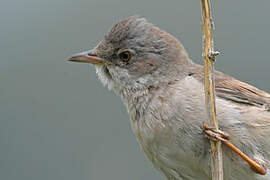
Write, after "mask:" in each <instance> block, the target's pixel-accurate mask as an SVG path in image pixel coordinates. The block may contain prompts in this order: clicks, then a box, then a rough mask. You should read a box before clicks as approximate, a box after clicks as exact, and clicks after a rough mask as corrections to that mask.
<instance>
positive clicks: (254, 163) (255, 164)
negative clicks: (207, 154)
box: [201, 122, 267, 175]
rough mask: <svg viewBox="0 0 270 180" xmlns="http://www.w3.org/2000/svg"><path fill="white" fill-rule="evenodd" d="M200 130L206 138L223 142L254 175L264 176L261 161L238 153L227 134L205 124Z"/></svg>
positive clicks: (265, 169)
mask: <svg viewBox="0 0 270 180" xmlns="http://www.w3.org/2000/svg"><path fill="white" fill-rule="evenodd" d="M201 128H202V129H203V131H204V133H205V135H206V137H207V138H209V139H211V140H213V141H221V142H223V143H224V144H225V145H226V146H227V147H229V148H230V149H231V150H232V151H234V152H235V153H236V154H238V155H239V156H240V157H241V158H242V159H243V160H245V161H246V162H247V163H248V164H249V166H250V167H251V169H252V170H253V171H254V172H255V173H258V174H261V175H265V174H266V172H267V168H266V165H265V163H264V162H263V161H262V160H260V159H256V158H255V159H254V160H252V159H251V158H249V157H248V156H247V155H245V154H244V153H243V152H242V151H240V149H238V148H237V147H235V146H234V145H233V144H232V143H230V142H229V139H230V136H229V135H228V134H227V133H225V132H223V131H220V130H216V129H215V128H213V127H210V126H209V125H208V124H207V123H206V122H204V123H203V125H202V127H201Z"/></svg>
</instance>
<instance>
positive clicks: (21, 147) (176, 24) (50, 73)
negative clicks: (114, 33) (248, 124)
mask: <svg viewBox="0 0 270 180" xmlns="http://www.w3.org/2000/svg"><path fill="white" fill-rule="evenodd" d="M269 7H270V1H269V0H260V1H252V0H246V1H244V2H243V1H233V0H228V1H215V2H214V4H213V8H214V19H215V26H216V31H215V47H216V49H217V50H220V51H221V52H222V55H221V56H219V57H218V58H217V62H216V69H218V70H221V71H223V72H225V73H227V74H230V75H232V76H234V77H236V78H238V79H240V80H242V81H245V82H248V83H250V84H253V85H255V86H257V87H258V88H261V89H264V90H266V91H268V92H270V81H269V78H270V71H269V68H270V58H269V52H270V46H269V42H270V36H269V32H270V21H269V19H270V13H269ZM135 14H136V15H140V16H143V17H146V18H147V19H148V20H149V21H150V22H152V23H154V24H156V25H158V26H159V27H161V28H162V29H165V30H166V31H168V32H169V33H171V34H173V35H174V36H175V37H177V38H178V39H180V40H181V42H182V43H183V44H184V46H185V47H186V49H187V51H188V52H189V54H190V57H191V58H192V59H193V60H194V61H196V62H198V63H201V61H202V60H201V49H202V47H201V9H200V1H199V0H197V1H194V0H192V1H191V0H181V1H179V0H173V1H164V0H148V1H145V0H137V1H131V0H110V1H107V0H76V1H74V0H46V1H45V0H1V2H0V54H1V57H0V179H1V180H18V179H20V180H31V179H33V180H75V179H76V180H104V179H110V180H122V179H128V180H162V179H163V178H162V177H161V176H160V175H159V173H158V172H157V171H156V170H155V169H154V168H153V167H152V165H151V163H150V162H149V161H148V160H147V159H146V157H145V156H144V154H143V152H142V150H141V149H140V147H139V145H138V143H137V141H136V138H135V136H134V135H133V133H132V131H131V128H130V125H129V117H128V114H127V113H126V109H125V107H124V106H123V104H122V102H121V100H120V98H119V97H117V96H116V95H115V94H114V93H113V92H110V91H109V90H107V89H106V88H104V87H103V86H102V84H101V83H100V82H99V81H98V79H97V77H96V74H95V70H94V68H93V67H92V66H91V65H87V64H79V63H78V64H77V63H70V62H67V61H66V59H67V57H68V56H70V55H71V54H73V53H76V52H80V51H82V50H88V49H90V48H93V47H94V46H95V45H96V44H97V43H98V42H99V40H101V39H103V37H104V34H105V33H106V32H107V31H108V29H109V28H110V27H111V25H112V24H113V23H115V22H117V21H118V20H120V19H123V18H126V17H128V16H131V15H135Z"/></svg>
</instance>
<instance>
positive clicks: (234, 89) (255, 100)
mask: <svg viewBox="0 0 270 180" xmlns="http://www.w3.org/2000/svg"><path fill="white" fill-rule="evenodd" d="M190 75H192V76H193V77H194V78H196V79H198V80H199V81H202V82H203V67H202V66H201V65H195V66H194V68H192V69H191V70H190ZM215 88H216V95H217V96H219V97H222V98H224V99H227V100H231V101H234V102H236V103H244V104H249V105H254V106H264V107H265V108H266V109H267V110H270V94H268V93H267V92H265V91H262V90H260V89H258V88H256V87H254V86H251V85H249V84H247V83H244V82H241V81H239V80H237V79H235V78H233V77H231V76H228V75H226V74H223V73H221V72H219V71H215Z"/></svg>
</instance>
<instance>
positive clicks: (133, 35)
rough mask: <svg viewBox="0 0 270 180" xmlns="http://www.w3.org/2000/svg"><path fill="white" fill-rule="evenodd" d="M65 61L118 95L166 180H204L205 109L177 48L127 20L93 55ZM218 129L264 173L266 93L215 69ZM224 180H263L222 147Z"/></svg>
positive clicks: (269, 130) (147, 26) (268, 123)
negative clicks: (90, 69)
mask: <svg viewBox="0 0 270 180" xmlns="http://www.w3.org/2000/svg"><path fill="white" fill-rule="evenodd" d="M68 60H69V61H73V62H83V63H91V64H93V65H94V67H95V69H96V73H97V76H98V78H99V79H100V80H101V82H102V83H103V84H104V86H107V87H108V88H109V89H110V90H112V91H114V92H115V93H116V94H117V95H119V96H120V97H121V99H122V101H123V103H124V105H125V106H126V108H127V111H128V113H129V116H130V123H131V127H132V130H133V132H134V134H135V135H136V138H137V140H138V142H139V144H140V146H141V148H142V150H143V151H144V153H145V154H146V156H147V157H148V159H149V160H150V161H151V162H152V164H153V166H154V167H155V168H156V169H157V170H158V171H159V172H160V173H161V174H162V175H163V176H164V178H165V179H167V180H210V179H211V158H210V156H211V155H210V152H209V151H210V150H209V149H210V141H209V140H208V139H207V138H205V133H204V132H203V130H202V128H201V127H202V126H201V125H202V124H203V122H206V121H207V120H208V117H207V113H206V109H205V93H204V78H203V72H204V71H203V66H202V65H199V64H196V63H195V62H193V61H192V60H191V58H189V56H188V53H187V51H186V50H185V48H184V46H183V45H182V44H181V42H180V41H179V40H178V39H176V38H175V37H173V36H172V35H171V34H169V33H167V32H166V31H164V30H162V29H160V28H159V27H157V26H156V25H154V24H152V23H150V22H148V21H147V20H146V19H145V18H142V17H138V16H131V17H128V18H126V19H123V20H121V21H119V22H117V23H116V24H114V25H113V26H112V27H111V29H110V30H109V31H108V32H107V34H106V35H105V37H104V39H103V40H101V41H100V42H99V43H98V44H97V46H96V47H95V48H94V49H92V50H87V51H84V52H81V53H77V54H74V55H72V56H71V57H69V58H68ZM214 75H215V91H216V108H217V118H218V119H219V124H220V129H221V130H222V131H224V132H226V133H228V134H229V135H230V141H231V142H232V143H233V144H234V145H235V146H236V147H238V148H239V149H240V150H241V151H242V152H243V153H245V154H246V155H247V156H248V157H250V158H251V159H253V160H254V161H256V162H257V163H258V164H260V165H262V167H265V169H266V170H268V169H269V161H270V140H269V139H268V138H269V136H270V94H269V93H267V92H265V91H263V90H260V89H258V88H256V87H254V86H252V85H249V84H247V83H244V82H242V81H240V80H237V79H235V78H233V77H231V76H229V75H226V74H224V73H222V72H219V71H215V72H214ZM223 168H224V179H225V180H269V179H270V174H269V173H266V174H265V175H261V174H258V173H256V172H255V171H254V170H253V169H252V168H250V166H249V165H248V164H247V163H246V162H245V161H243V160H242V159H241V157H239V156H238V155H237V154H236V153H234V152H232V150H231V149H230V148H228V147H226V146H223Z"/></svg>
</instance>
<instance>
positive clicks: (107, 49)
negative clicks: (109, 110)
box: [69, 16, 191, 90]
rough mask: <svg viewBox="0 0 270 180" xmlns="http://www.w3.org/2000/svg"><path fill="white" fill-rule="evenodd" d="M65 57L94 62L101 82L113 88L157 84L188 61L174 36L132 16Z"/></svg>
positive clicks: (178, 72) (174, 76) (180, 73)
mask: <svg viewBox="0 0 270 180" xmlns="http://www.w3.org/2000/svg"><path fill="white" fill-rule="evenodd" d="M69 60H70V61H76V62H85V63H92V64H94V65H95V67H96V70H97V74H98V76H99V78H100V79H101V81H102V82H103V83H104V84H105V85H108V87H109V88H112V89H114V90H119V89H123V88H128V89H132V90H136V89H145V88H149V87H157V86H159V85H160V84H162V83H168V82H170V81H173V80H176V79H177V78H180V77H181V76H184V72H185V71H184V69H185V66H187V65H189V64H190V62H191V61H190V60H189V58H188V55H187V53H186V51H185V49H184V47H183V46H182V45H181V44H180V42H179V41H178V40H177V39H176V38H174V37H173V36H171V35H170V34H168V33H167V32H165V31H163V30H161V29H159V28H158V27H156V26H154V25H153V24H151V23H148V22H147V21H146V20H145V19H144V18H138V17H135V16H133V17H130V18H127V19H125V20H122V21H120V22H118V23H117V24H115V25H113V27H112V28H111V29H110V30H109V32H108V33H107V35H106V36H105V38H104V40H102V41H101V42H100V43H99V44H98V45H97V46H96V47H95V48H94V49H93V50H89V51H86V52H82V53H78V54H75V55H73V56H72V57H70V58H69Z"/></svg>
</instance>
